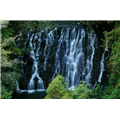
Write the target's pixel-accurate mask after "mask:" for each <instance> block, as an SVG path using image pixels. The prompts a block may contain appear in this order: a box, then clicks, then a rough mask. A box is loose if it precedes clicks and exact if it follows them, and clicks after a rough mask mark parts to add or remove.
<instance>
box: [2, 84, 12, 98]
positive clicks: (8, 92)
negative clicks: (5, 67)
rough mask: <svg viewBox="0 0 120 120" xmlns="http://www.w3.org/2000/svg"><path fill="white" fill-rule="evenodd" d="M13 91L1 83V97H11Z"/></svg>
mask: <svg viewBox="0 0 120 120" xmlns="http://www.w3.org/2000/svg"><path fill="white" fill-rule="evenodd" d="M11 98H12V91H8V90H7V89H6V88H5V87H4V86H3V85H1V99H11Z"/></svg>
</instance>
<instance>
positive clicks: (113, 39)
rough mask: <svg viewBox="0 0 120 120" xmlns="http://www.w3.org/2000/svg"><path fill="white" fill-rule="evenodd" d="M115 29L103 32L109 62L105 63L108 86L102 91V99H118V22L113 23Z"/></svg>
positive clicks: (119, 52) (119, 85) (119, 89)
mask: <svg viewBox="0 0 120 120" xmlns="http://www.w3.org/2000/svg"><path fill="white" fill-rule="evenodd" d="M115 23H116V24H115V28H114V29H112V30H111V31H110V32H104V34H105V36H107V39H108V41H109V43H108V46H109V48H110V49H111V54H110V58H109V61H108V62H107V70H108V75H107V76H108V78H109V79H108V86H106V87H105V90H104V91H103V95H102V98H103V99H119V98H120V77H119V76H120V22H118V21H116V22H115Z"/></svg>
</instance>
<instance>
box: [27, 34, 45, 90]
mask: <svg viewBox="0 0 120 120" xmlns="http://www.w3.org/2000/svg"><path fill="white" fill-rule="evenodd" d="M33 36H34V33H33V34H32V36H31V38H30V42H29V46H30V47H31V51H30V57H31V58H32V59H33V67H32V71H33V74H32V77H31V79H30V82H29V84H28V92H34V91H35V81H34V79H35V78H37V79H38V80H37V81H38V82H37V90H40V89H44V85H43V81H42V79H41V77H39V72H38V64H39V50H40V44H41V33H38V35H37V33H36V34H35V36H34V37H33ZM32 41H33V42H32ZM35 41H36V42H35Z"/></svg>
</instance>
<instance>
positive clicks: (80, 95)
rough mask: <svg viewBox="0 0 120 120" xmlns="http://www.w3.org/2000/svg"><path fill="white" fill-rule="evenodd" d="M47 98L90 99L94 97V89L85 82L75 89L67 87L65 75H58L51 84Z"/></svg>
mask: <svg viewBox="0 0 120 120" xmlns="http://www.w3.org/2000/svg"><path fill="white" fill-rule="evenodd" d="M46 92H47V95H46V97H45V99H90V98H92V97H93V94H92V90H91V89H89V88H88V85H86V84H85V82H82V84H80V85H79V86H77V87H76V88H75V90H71V89H66V84H65V81H64V77H62V76H60V75H57V76H56V78H55V79H54V80H53V81H52V82H51V83H50V84H49V86H48V88H47V90H46Z"/></svg>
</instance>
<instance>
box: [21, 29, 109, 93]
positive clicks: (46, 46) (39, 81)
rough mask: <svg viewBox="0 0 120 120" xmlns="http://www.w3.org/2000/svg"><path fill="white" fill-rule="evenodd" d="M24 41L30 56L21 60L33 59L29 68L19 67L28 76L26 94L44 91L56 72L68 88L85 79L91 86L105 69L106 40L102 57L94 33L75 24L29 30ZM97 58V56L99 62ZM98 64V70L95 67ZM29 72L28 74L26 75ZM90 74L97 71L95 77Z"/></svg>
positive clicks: (99, 79)
mask: <svg viewBox="0 0 120 120" xmlns="http://www.w3.org/2000/svg"><path fill="white" fill-rule="evenodd" d="M25 44H26V45H28V47H30V48H31V51H30V52H29V55H28V56H29V57H28V56H27V57H26V58H25V56H24V55H23V56H21V60H23V58H24V59H25V61H26V62H27V61H28V59H29V60H30V61H32V62H31V63H30V64H31V67H30V70H28V69H27V66H25V65H23V64H22V65H21V68H22V74H23V75H24V74H25V75H26V76H29V77H28V80H29V82H28V84H27V85H28V87H27V88H26V89H27V91H28V92H29V93H31V92H34V91H36V90H37V91H42V90H45V89H46V87H45V85H46V84H48V80H49V79H52V80H53V79H54V78H55V76H56V74H61V75H63V76H64V77H65V82H67V87H68V88H70V89H74V88H75V87H76V86H78V85H79V84H80V81H86V84H88V85H90V86H92V87H94V86H95V84H96V81H99V82H101V77H102V74H103V71H104V70H105V68H104V62H105V61H106V59H107V58H108V57H109V56H107V57H105V52H106V51H108V48H107V44H108V43H106V48H105V51H104V53H103V54H102V59H101V56H99V55H98V54H99V51H98V50H99V49H98V48H99V46H98V38H97V36H96V34H94V33H88V32H87V31H85V30H84V29H81V28H78V27H73V28H69V27H68V28H57V27H56V28H54V29H53V30H50V29H49V28H46V29H45V30H44V31H42V32H29V33H28V34H27V41H26V42H25ZM98 58H100V59H99V61H98ZM100 60H101V62H100ZM99 65H100V73H99V69H97V68H99ZM28 67H29V66H28ZM94 69H95V70H94ZM93 71H94V72H93ZM29 72H30V73H31V75H29V74H28V73H29ZM93 73H94V74H96V76H97V77H96V78H94V75H93ZM26 78H27V77H26ZM26 78H25V79H26ZM91 80H93V81H92V82H91ZM46 81H47V82H46Z"/></svg>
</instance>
